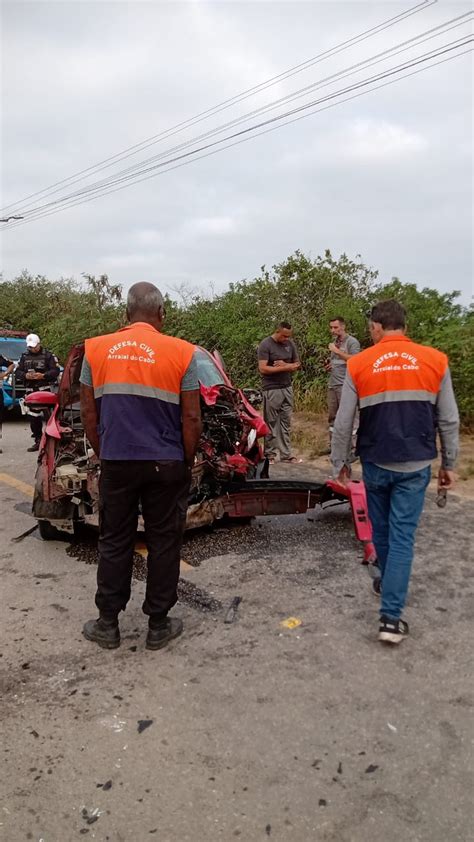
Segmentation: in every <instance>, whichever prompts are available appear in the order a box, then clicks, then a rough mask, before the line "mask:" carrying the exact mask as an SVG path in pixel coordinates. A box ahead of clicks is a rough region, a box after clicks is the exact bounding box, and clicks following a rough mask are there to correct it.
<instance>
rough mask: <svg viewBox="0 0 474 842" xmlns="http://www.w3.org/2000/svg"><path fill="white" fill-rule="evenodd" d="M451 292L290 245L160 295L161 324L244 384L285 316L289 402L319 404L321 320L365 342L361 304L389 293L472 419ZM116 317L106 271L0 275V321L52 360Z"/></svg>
mask: <svg viewBox="0 0 474 842" xmlns="http://www.w3.org/2000/svg"><path fill="white" fill-rule="evenodd" d="M458 295H459V294H458V293H457V292H452V293H443V294H442V293H439V292H437V291H436V290H433V289H428V288H426V289H422V290H420V289H418V288H417V287H416V285H415V284H402V283H401V282H400V281H399V280H398V279H392V281H391V282H390V283H388V284H380V283H379V282H378V279H377V272H375V271H373V270H372V269H370V268H368V267H367V266H365V265H364V264H363V263H362V262H358V261H352V260H349V258H347V257H346V256H345V255H342V256H341V257H340V258H339V259H338V260H335V259H334V258H333V257H332V255H331V254H330V252H328V251H327V252H326V253H325V255H324V257H317V258H315V259H312V258H310V257H307V256H305V255H304V254H302V253H301V252H299V251H297V252H295V254H293V255H291V256H290V257H289V258H288V259H287V260H285V261H284V262H283V263H280V264H278V265H276V266H274V267H273V269H272V270H271V271H268V270H267V269H266V268H265V267H264V266H263V267H262V269H261V272H260V275H259V276H258V277H256V278H255V279H253V280H252V281H240V282H238V283H234V284H231V285H230V288H229V289H228V290H227V291H226V292H224V293H222V294H221V295H216V296H212V297H206V296H205V295H192V294H188V295H187V296H185V297H184V300H183V301H182V302H180V303H177V302H176V301H173V300H171V299H170V298H167V300H166V310H167V321H166V330H167V332H168V333H171V334H173V335H175V336H181V337H183V338H186V339H188V340H190V341H191V342H195V343H197V344H201V345H204V346H205V347H206V348H209V349H211V350H212V349H214V348H218V349H219V351H220V352H221V354H222V356H223V358H224V360H225V361H226V364H227V366H228V368H229V371H230V373H231V376H232V378H233V379H234V380H235V382H237V383H239V384H240V385H247V386H250V385H253V384H256V383H258V374H257V370H256V355H255V351H256V347H257V345H258V343H259V341H260V340H261V339H262V338H263V337H264V336H267V335H268V334H270V333H271V332H272V331H273V329H274V327H275V324H276V323H277V322H278V321H280V320H282V319H285V320H288V321H289V322H291V324H292V325H293V329H294V335H295V340H296V343H297V345H298V349H299V351H300V355H301V360H302V363H303V367H302V370H301V371H300V372H298V373H297V375H296V377H295V387H296V394H297V404H298V406H299V408H305V409H312V410H315V411H319V410H321V409H323V408H324V406H325V390H326V377H327V375H326V374H325V373H324V370H323V362H324V361H325V359H326V358H327V355H328V352H327V345H328V342H329V341H330V337H329V333H328V321H329V319H330V318H333V317H334V316H337V315H342V316H344V317H345V318H346V320H347V323H348V329H349V331H350V332H351V333H353V334H355V335H356V336H357V337H358V338H359V339H360V340H361V342H362V344H363V345H367V344H369V336H368V333H367V319H366V314H367V311H368V309H369V307H370V306H371V304H373V303H374V302H375V301H377V300H379V299H381V298H390V297H394V298H397V299H398V300H399V301H401V302H403V304H405V306H406V308H407V310H408V314H409V334H410V336H411V337H412V338H413V339H414V340H415V341H417V342H422V343H425V344H430V345H431V344H432V345H434V346H436V347H437V348H440V349H441V350H443V351H445V352H446V353H447V354H448V355H449V357H450V361H451V370H452V374H453V381H454V386H455V391H456V395H457V398H458V402H459V407H460V410H461V413H462V416H463V420H464V423H465V424H467V425H473V424H474V394H473V388H472V386H473V382H474V339H473V337H474V312H473V310H472V309H470V310H467V309H465V308H463V307H461V306H460V305H459V303H457V299H458ZM124 319H125V308H124V303H123V298H122V291H121V288H120V287H119V286H117V285H112V284H111V283H110V282H109V280H108V278H107V276H106V275H103V276H101V277H99V278H95V277H93V276H85V279H84V282H83V283H82V284H78V283H77V282H75V281H73V280H70V279H66V280H60V281H50V280H48V279H47V278H45V277H43V276H32V275H30V274H29V273H27V272H23V273H22V274H21V275H20V276H19V277H18V278H14V279H13V280H12V281H4V282H2V283H0V326H5V325H7V324H11V325H12V326H13V327H15V328H17V329H19V328H26V329H27V330H30V331H34V332H36V333H39V334H40V336H41V337H42V339H43V340H44V342H45V344H46V345H47V346H48V347H50V348H51V349H52V350H54V351H55V352H56V353H57V354H58V356H59V357H60V359H62V360H64V358H65V356H66V354H67V351H68V349H69V347H70V345H71V344H72V343H73V342H74V341H78V340H80V339H82V338H84V337H85V336H92V335H95V334H98V333H102V332H108V331H112V330H114V329H116V328H117V327H118V326H120V325H121V324H123V323H124Z"/></svg>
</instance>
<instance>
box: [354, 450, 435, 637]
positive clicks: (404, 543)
mask: <svg viewBox="0 0 474 842" xmlns="http://www.w3.org/2000/svg"><path fill="white" fill-rule="evenodd" d="M362 471H363V478H364V483H365V487H366V490H367V503H368V508H369V517H370V520H371V522H372V530H373V540H374V544H375V549H376V551H377V558H378V563H379V566H380V573H381V576H382V601H381V606H380V614H381V615H383V616H384V617H390V618H391V619H394V620H398V619H399V617H401V615H402V611H403V608H404V606H405V601H406V597H407V591H408V583H409V580H410V573H411V565H412V561H413V544H414V542H415V532H416V527H417V526H418V521H419V519H420V515H421V512H422V510H423V502H424V499H425V491H426V487H427V485H428V483H429V481H430V478H431V467H430V466H429V465H428V467H427V468H423V469H422V470H421V471H414V472H410V473H402V472H401V471H387V470H385V468H379V467H378V466H377V465H374V463H373V462H364V463H363V465H362Z"/></svg>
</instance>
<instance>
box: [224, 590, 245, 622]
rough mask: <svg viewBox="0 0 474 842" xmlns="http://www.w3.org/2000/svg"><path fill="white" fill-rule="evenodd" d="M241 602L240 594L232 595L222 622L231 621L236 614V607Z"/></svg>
mask: <svg viewBox="0 0 474 842" xmlns="http://www.w3.org/2000/svg"><path fill="white" fill-rule="evenodd" d="M241 602H242V597H241V596H234V598H233V599H232V601H231V603H230V605H229V607H228V609H227V611H226V615H225V617H224V623H233V622H234V620H235V618H236V616H237V608H238V607H239V605H240V603H241Z"/></svg>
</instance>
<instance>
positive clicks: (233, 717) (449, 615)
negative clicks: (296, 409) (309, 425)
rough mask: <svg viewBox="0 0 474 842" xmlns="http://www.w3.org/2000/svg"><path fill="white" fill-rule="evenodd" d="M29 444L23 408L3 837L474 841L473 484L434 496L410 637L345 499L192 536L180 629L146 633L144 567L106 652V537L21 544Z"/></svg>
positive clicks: (6, 441)
mask: <svg viewBox="0 0 474 842" xmlns="http://www.w3.org/2000/svg"><path fill="white" fill-rule="evenodd" d="M28 443H29V439H28V433H27V427H26V424H25V423H24V422H23V421H19V422H16V423H14V422H10V421H9V422H7V423H6V424H5V425H4V438H3V449H4V453H3V456H1V457H0V458H1V459H2V462H1V463H0V505H1V512H2V521H1V531H2V543H1V550H0V565H1V593H2V611H1V614H0V617H1V619H0V623H1V641H2V643H1V657H0V669H1V683H0V691H1V729H2V734H1V742H0V750H1V752H2V758H1V759H2V763H1V770H2V772H1V776H2V781H1V801H0V838H2V839H5V840H6V842H20V840H21V842H23V840H35V842H40V840H43V842H69V840H74V839H79V838H85V839H96V840H100V841H101V842H102V841H103V840H111V842H112V840H113V842H146V840H153V839H156V840H160V842H188V840H189V842H214V840H234V839H238V838H240V839H242V840H245V842H258V840H262V841H263V840H270V842H272V841H273V842H289V840H291V842H310V840H311V841H312V840H317V842H320V841H321V842H366V841H367V840H368V839H378V838H379V839H390V840H393V841H394V842H399V840H403V842H415V840H416V842H455V841H456V842H457V840H462V841H463V842H464V840H470V839H473V838H474V837H473V835H472V826H473V825H472V818H473V815H472V813H473V811H472V795H473V787H472V734H473V731H472V724H473V718H472V708H473V685H472V679H471V678H470V675H471V674H472V660H471V656H470V651H469V649H470V646H469V644H471V643H472V616H473V611H472V594H471V591H472V582H473V576H474V570H473V567H472V555H471V556H470V548H469V541H470V529H471V528H472V522H473V510H474V505H473V503H472V502H469V501H463V500H461V499H460V498H457V497H456V496H455V495H452V496H451V497H450V499H449V502H448V506H447V508H446V509H445V510H443V511H441V510H438V509H437V508H436V506H435V505H434V496H433V495H432V493H431V492H430V495H429V498H428V500H427V504H426V509H425V513H424V515H423V519H422V524H421V527H420V530H419V533H418V541H417V552H416V562H415V573H414V577H413V580H412V588H411V595H410V602H409V606H408V610H407V612H406V617H407V619H408V621H409V622H410V627H411V632H412V633H411V636H410V638H409V639H408V640H407V641H404V642H403V644H402V645H401V646H400V647H399V648H397V649H387V648H384V647H382V646H381V645H380V644H379V643H377V641H376V632H377V600H376V598H375V597H374V596H373V594H372V593H371V590H370V580H369V577H368V575H367V572H366V571H365V570H364V569H363V568H362V567H361V566H360V565H359V563H358V561H359V556H360V552H359V547H358V546H357V543H356V541H355V539H354V538H353V535H352V528H351V521H350V515H349V513H348V512H347V510H346V509H345V508H344V507H342V508H337V509H333V510H330V511H326V512H325V513H319V514H317V516H316V518H315V520H314V521H308V519H307V518H306V516H291V517H281V518H268V519H259V520H257V521H255V522H254V523H253V524H252V525H251V526H247V527H242V528H238V529H227V530H217V531H216V532H215V533H205V534H202V535H199V536H195V537H193V538H191V539H188V540H187V541H186V544H185V547H184V548H183V558H184V559H185V560H188V561H189V562H191V563H192V564H194V565H196V564H197V565H198V566H196V567H194V568H192V569H189V568H188V567H186V568H185V569H184V570H183V577H184V581H183V585H182V589H181V592H182V596H183V602H182V603H180V604H178V606H176V608H175V609H174V612H175V613H176V614H177V615H180V616H182V617H183V619H184V622H185V634H184V635H183V637H182V638H181V639H179V640H177V641H175V642H174V643H173V644H172V645H171V646H170V647H169V648H168V649H166V650H163V651H162V652H147V651H146V650H145V648H144V638H145V618H144V617H143V615H142V613H141V607H140V605H141V600H142V598H143V590H144V585H143V581H141V580H139V579H138V580H136V581H135V582H134V593H133V598H132V601H131V604H130V605H129V607H128V609H127V611H126V613H125V614H124V615H123V619H122V621H121V628H122V646H121V647H120V649H118V650H116V651H113V652H106V651H104V650H102V649H99V648H97V647H96V646H95V645H94V644H91V643H89V642H87V641H86V640H84V638H83V637H82V635H81V628H82V624H83V622H84V621H85V620H87V619H89V618H90V617H93V616H95V609H94V603H93V595H94V585H95V567H94V564H93V563H86V562H93V561H94V559H95V555H96V554H95V549H94V545H93V540H92V541H91V542H89V544H88V545H87V546H69V545H68V544H67V543H60V542H50V543H45V542H43V541H41V539H40V538H39V537H38V534H37V531H36V532H33V533H32V534H31V535H29V536H27V537H25V538H24V539H23V540H21V541H20V542H17V543H14V542H12V539H13V538H15V537H16V536H19V535H20V534H22V533H24V532H25V531H26V530H27V529H28V528H30V527H31V526H32V525H33V521H32V519H31V516H30V515H29V514H28V506H29V497H28V494H29V493H30V492H29V487H30V486H31V484H32V481H33V474H34V468H35V454H29V453H26V452H25V450H26V447H27V446H28ZM283 471H287V472H288V474H289V473H290V472H291V473H292V475H293V476H294V475H298V473H301V474H304V475H308V473H311V471H310V470H309V469H308V468H306V469H305V468H304V466H303V467H302V466H296V467H293V466H291V467H290V466H282V467H280V469H279V473H280V474H282V472H283ZM312 478H314V479H320V478H321V477H320V476H317V475H316V476H313V477H312ZM137 573H138V575H139V576H140V568H139V567H138V570H137ZM236 595H239V596H241V597H242V602H241V604H240V606H239V609H238V616H237V620H236V621H235V622H234V623H233V624H230V625H226V624H224V622H223V618H224V613H225V609H226V607H227V606H228V604H229V603H230V601H231V599H232V598H233V597H234V596H236ZM289 617H295V618H297V619H299V620H300V621H301V625H299V626H297V627H295V628H293V629H288V628H285V627H284V626H282V625H281V623H282V621H284V620H285V619H287V618H289ZM140 723H141V725H140ZM470 766H471V771H469V769H470Z"/></svg>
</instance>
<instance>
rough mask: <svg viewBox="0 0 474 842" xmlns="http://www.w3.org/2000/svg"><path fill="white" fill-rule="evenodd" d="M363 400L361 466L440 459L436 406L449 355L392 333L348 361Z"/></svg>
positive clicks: (350, 372)
mask: <svg viewBox="0 0 474 842" xmlns="http://www.w3.org/2000/svg"><path fill="white" fill-rule="evenodd" d="M347 370H348V372H349V374H350V377H351V378H352V381H353V383H354V385H355V388H356V391H357V395H358V398H359V408H360V423H359V431H358V437H357V451H356V452H357V453H358V454H359V455H360V457H361V460H362V461H366V462H375V463H382V464H383V463H384V462H385V463H390V462H411V461H422V460H425V459H426V460H428V459H434V458H435V457H436V402H437V399H438V393H439V391H440V388H441V384H442V381H443V378H444V376H445V374H446V372H447V370H448V358H447V356H446V354H443V353H442V352H441V351H437V350H436V349H435V348H429V347H427V346H425V345H418V344H416V343H415V342H412V341H411V339H409V338H408V336H403V335H402V334H400V335H399V334H391V335H389V336H384V337H383V339H382V340H381V341H380V342H377V344H376V345H373V346H372V347H371V348H367V349H366V350H365V351H362V352H361V353H360V354H356V355H355V356H353V357H351V358H350V359H349V360H348V361H347Z"/></svg>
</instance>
